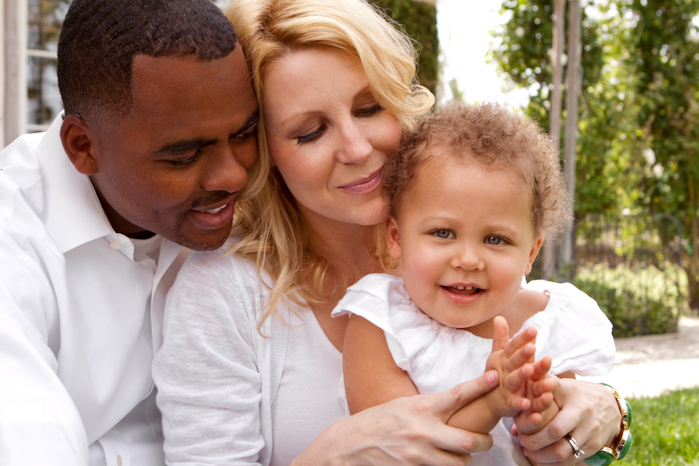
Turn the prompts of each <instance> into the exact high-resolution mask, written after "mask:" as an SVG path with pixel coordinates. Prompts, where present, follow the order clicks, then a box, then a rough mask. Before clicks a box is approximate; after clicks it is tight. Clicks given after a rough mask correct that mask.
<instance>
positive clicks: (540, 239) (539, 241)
mask: <svg viewBox="0 0 699 466" xmlns="http://www.w3.org/2000/svg"><path fill="white" fill-rule="evenodd" d="M542 244H544V237H543V236H541V235H540V236H539V237H538V238H537V239H536V241H535V242H534V244H533V245H532V249H531V251H529V261H528V262H527V268H526V270H525V271H524V275H527V274H528V273H529V272H531V271H532V264H533V263H534V259H536V256H537V255H538V254H539V249H541V245H542Z"/></svg>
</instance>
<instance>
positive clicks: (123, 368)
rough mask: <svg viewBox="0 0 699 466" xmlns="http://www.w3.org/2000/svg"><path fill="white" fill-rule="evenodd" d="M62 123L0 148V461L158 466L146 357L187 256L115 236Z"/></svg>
mask: <svg viewBox="0 0 699 466" xmlns="http://www.w3.org/2000/svg"><path fill="white" fill-rule="evenodd" d="M60 126H61V121H60V118H59V119H57V120H56V121H54V123H53V125H52V126H51V128H50V129H49V130H48V131H47V132H46V133H45V134H33V135H28V136H23V137H21V138H19V139H18V140H17V141H15V142H14V143H12V144H11V145H10V146H8V147H7V148H6V149H5V150H3V151H2V152H0V464H2V465H3V466H14V465H21V466H25V465H35V464H36V465H51V466H53V465H56V466H66V465H71V466H82V465H87V464H89V465H91V466H96V465H105V464H106V465H109V466H154V465H162V464H164V459H163V453H162V433H161V421H160V414H159V412H158V410H157V408H156V406H155V397H154V393H153V392H154V389H153V380H152V376H151V362H152V360H153V354H154V351H156V350H157V349H158V348H159V347H160V345H161V342H162V335H161V329H162V313H163V308H164V301H165V295H166V293H167V290H168V289H169V287H170V285H171V284H172V282H173V281H174V278H175V275H176V273H177V270H179V267H180V266H181V264H182V262H183V260H184V258H185V256H186V254H187V251H185V250H183V249H182V248H181V247H180V246H178V245H176V244H174V243H171V242H169V241H167V240H162V241H161V246H160V250H159V253H158V254H157V255H154V256H155V257H156V258H157V265H156V262H155V261H154V260H153V259H152V258H151V257H148V255H146V254H142V253H139V248H138V247H135V245H134V242H133V241H131V240H130V239H129V238H127V237H125V236H124V235H121V234H118V233H115V232H114V230H113V229H112V227H111V226H110V224H109V222H108V220H107V218H106V217H105V215H104V212H103V210H102V207H101V205H100V203H99V200H98V199H97V196H96V194H95V191H94V189H93V187H92V184H91V183H90V181H89V178H88V177H86V176H84V175H81V174H79V173H78V172H77V171H76V170H75V169H74V167H73V166H72V164H71V163H70V161H69V160H68V158H67V156H66V154H65V152H64V151H63V148H62V145H61V141H60V137H59V131H60Z"/></svg>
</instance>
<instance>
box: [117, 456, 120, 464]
mask: <svg viewBox="0 0 699 466" xmlns="http://www.w3.org/2000/svg"><path fill="white" fill-rule="evenodd" d="M117 466H121V455H117Z"/></svg>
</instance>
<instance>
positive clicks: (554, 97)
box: [543, 0, 566, 278]
mask: <svg viewBox="0 0 699 466" xmlns="http://www.w3.org/2000/svg"><path fill="white" fill-rule="evenodd" d="M565 5H566V3H565V0H553V90H552V94H551V109H550V112H551V116H550V117H549V122H550V124H549V135H550V136H551V138H552V139H553V141H554V143H555V144H556V146H557V147H560V140H561V101H562V95H563V86H562V83H563V51H564V50H565ZM557 247H558V243H557V242H556V241H555V240H547V241H546V242H545V243H544V252H543V261H544V263H543V276H544V278H550V277H552V276H553V275H556V274H557V273H558V270H556V249H557Z"/></svg>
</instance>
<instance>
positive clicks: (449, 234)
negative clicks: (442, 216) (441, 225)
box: [433, 230, 454, 239]
mask: <svg viewBox="0 0 699 466" xmlns="http://www.w3.org/2000/svg"><path fill="white" fill-rule="evenodd" d="M433 233H434V235H435V236H436V237H437V238H441V239H452V238H454V232H453V231H451V230H435V231H433Z"/></svg>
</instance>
